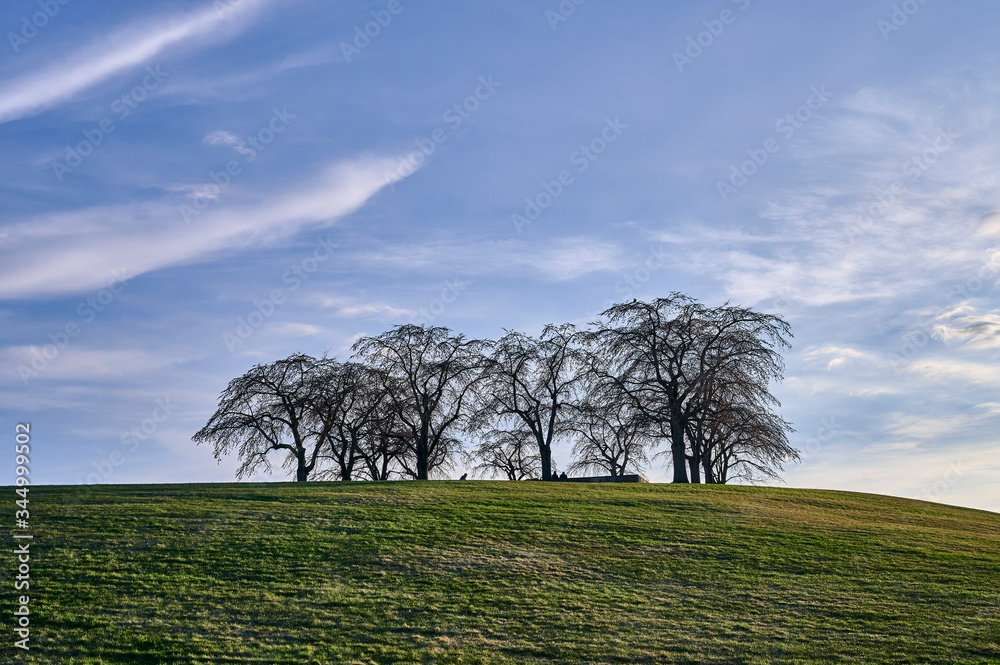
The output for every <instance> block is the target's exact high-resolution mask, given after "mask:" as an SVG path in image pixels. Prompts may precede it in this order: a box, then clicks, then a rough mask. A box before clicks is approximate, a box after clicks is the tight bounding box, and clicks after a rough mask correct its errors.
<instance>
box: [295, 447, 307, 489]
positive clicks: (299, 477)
mask: <svg viewBox="0 0 1000 665" xmlns="http://www.w3.org/2000/svg"><path fill="white" fill-rule="evenodd" d="M295 458H296V460H298V463H299V464H298V468H297V469H296V470H295V482H298V483H304V482H305V481H306V478H307V477H308V476H309V471H308V470H307V469H306V455H305V452H301V453H298V454H296V455H295Z"/></svg>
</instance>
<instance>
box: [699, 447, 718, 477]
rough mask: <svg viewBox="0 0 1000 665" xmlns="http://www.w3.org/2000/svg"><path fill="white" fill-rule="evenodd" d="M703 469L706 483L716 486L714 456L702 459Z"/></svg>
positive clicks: (704, 456) (706, 456) (709, 455)
mask: <svg viewBox="0 0 1000 665" xmlns="http://www.w3.org/2000/svg"><path fill="white" fill-rule="evenodd" d="M701 468H702V470H703V471H704V472H705V483H706V484H707V485H715V484H716V483H715V472H714V471H713V470H712V455H711V454H708V455H703V456H702V458H701Z"/></svg>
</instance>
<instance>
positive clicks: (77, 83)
mask: <svg viewBox="0 0 1000 665" xmlns="http://www.w3.org/2000/svg"><path fill="white" fill-rule="evenodd" d="M265 2H266V0H242V1H241V2H238V3H232V4H231V5H229V4H227V5H226V6H225V7H224V8H222V9H220V7H221V5H219V6H213V5H210V4H206V6H205V8H203V9H201V10H198V11H196V12H190V13H187V14H184V15H180V16H160V17H156V18H155V19H150V20H148V21H144V22H143V23H141V24H140V23H133V24H131V25H128V26H125V27H122V28H119V29H118V30H116V31H115V32H114V33H113V34H112V35H111V36H109V37H107V38H105V39H102V40H101V41H102V47H101V48H88V49H86V50H83V51H78V52H75V53H64V54H61V55H60V56H59V57H56V58H53V62H52V64H49V65H46V66H43V67H41V68H39V69H37V70H35V71H29V72H26V73H24V74H22V75H21V76H18V77H16V78H12V79H8V80H6V81H0V123H5V122H11V121H12V120H17V119H19V118H24V117H28V116H31V115H35V114H36V113H40V112H41V111H44V110H45V109H48V108H51V107H53V106H56V105H58V104H60V103H62V102H65V101H67V100H69V99H71V98H73V97H74V96H76V95H77V94H79V93H80V92H82V91H83V90H86V89H87V88H90V87H91V86H94V85H96V84H97V83H100V82H101V81H104V80H106V79H108V78H110V77H112V76H114V75H115V74H118V73H119V72H122V71H124V70H127V69H130V68H132V67H137V66H139V65H142V64H144V63H147V62H148V61H149V60H150V59H151V58H153V57H155V56H156V55H158V54H160V53H162V52H163V51H164V50H166V49H168V48H170V47H172V46H175V45H177V44H180V43H182V42H185V41H188V40H194V39H195V38H202V37H210V38H220V39H221V38H226V37H228V36H231V35H232V34H235V33H236V32H237V31H238V30H240V29H241V28H242V27H244V26H245V25H246V23H247V20H248V19H249V18H250V17H252V15H253V14H254V13H255V12H256V11H257V10H258V9H259V8H260V7H261V6H263V5H264V4H265ZM217 4H218V3H217ZM103 45H107V46H103Z"/></svg>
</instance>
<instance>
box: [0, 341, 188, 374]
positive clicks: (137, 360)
mask: <svg viewBox="0 0 1000 665" xmlns="http://www.w3.org/2000/svg"><path fill="white" fill-rule="evenodd" d="M49 347H50V348H49V350H48V351H47V350H46V349H44V348H41V347H37V346H9V347H6V348H3V349H0V358H3V362H2V365H3V366H4V367H5V368H7V370H8V372H9V373H10V374H12V375H13V376H17V377H19V370H20V369H21V368H25V369H27V370H31V371H33V372H34V374H33V375H31V376H30V377H29V378H28V381H29V382H31V381H33V380H36V379H45V380H77V379H81V380H101V379H121V378H125V377H129V376H137V375H146V374H149V373H151V372H154V371H156V370H162V369H163V368H165V367H167V366H169V365H170V364H172V362H173V361H172V360H170V359H167V358H165V357H161V356H156V355H153V354H150V353H146V352H144V351H136V350H113V349H110V350H109V349H88V348H82V347H75V348H72V349H69V350H66V351H63V352H61V353H58V354H56V355H52V349H54V348H55V347H54V346H53V345H49ZM39 358H41V360H39ZM17 380H18V381H19V382H20V381H21V379H20V378H18V379H17Z"/></svg>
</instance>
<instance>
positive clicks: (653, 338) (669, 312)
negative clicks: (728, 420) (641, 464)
mask: <svg viewBox="0 0 1000 665" xmlns="http://www.w3.org/2000/svg"><path fill="white" fill-rule="evenodd" d="M602 317H604V321H601V322H597V323H595V324H594V325H595V327H596V330H594V331H593V332H591V333H589V334H588V335H586V340H587V341H588V343H589V344H590V345H591V348H592V349H593V350H594V356H595V358H596V362H594V363H593V365H592V371H593V373H594V375H595V377H596V379H597V380H598V381H601V382H604V383H605V384H606V385H607V386H608V387H609V388H608V389H613V391H615V392H617V393H618V394H620V395H622V396H623V397H624V398H626V399H628V401H629V403H630V405H631V406H632V407H633V408H634V409H635V410H636V411H637V412H638V413H640V414H641V415H642V417H643V419H644V420H645V421H646V424H647V426H649V427H651V428H653V429H656V430H658V431H659V434H660V436H663V437H664V438H667V439H668V440H669V442H670V459H671V464H672V466H673V481H674V482H677V483H686V482H690V481H691V480H694V481H695V482H698V481H699V476H698V469H699V468H700V467H701V459H700V457H699V451H697V450H696V449H695V450H693V451H692V455H690V456H689V455H688V452H687V451H688V447H687V436H688V430H689V423H690V422H691V420H692V419H694V418H695V417H697V416H698V414H699V413H701V412H702V411H703V410H704V409H705V408H707V406H708V404H710V402H709V401H707V400H706V399H705V398H704V397H705V394H706V390H707V388H706V387H707V386H709V385H715V386H725V387H726V389H727V390H728V391H729V392H731V393H734V394H744V395H747V396H753V397H755V398H758V399H757V400H754V399H749V400H747V401H749V402H754V401H759V398H760V396H761V395H762V394H769V393H768V384H769V381H770V380H771V379H780V378H781V375H782V371H783V369H784V365H783V361H782V358H781V355H780V350H781V349H783V348H786V347H788V341H787V337H790V336H791V333H790V330H789V327H788V323H787V322H785V321H784V320H782V319H781V318H779V317H777V316H774V315H770V314H762V313H759V312H754V311H753V310H749V309H745V308H741V307H733V306H730V305H728V304H726V305H723V306H721V307H715V308H708V307H705V306H704V305H702V304H701V303H698V302H696V301H695V300H693V299H692V298H690V297H688V296H686V295H683V294H681V293H673V294H671V295H670V296H669V297H667V298H657V299H655V300H653V301H652V302H649V303H646V302H640V301H635V300H633V301H632V302H630V303H622V304H617V305H613V306H612V307H610V308H608V309H607V310H606V311H604V312H603V313H602ZM689 457H693V458H694V459H693V460H690V461H689ZM689 463H690V469H691V470H692V471H693V472H694V473H693V474H692V475H691V476H689V474H688V471H689ZM692 476H693V477H692Z"/></svg>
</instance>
